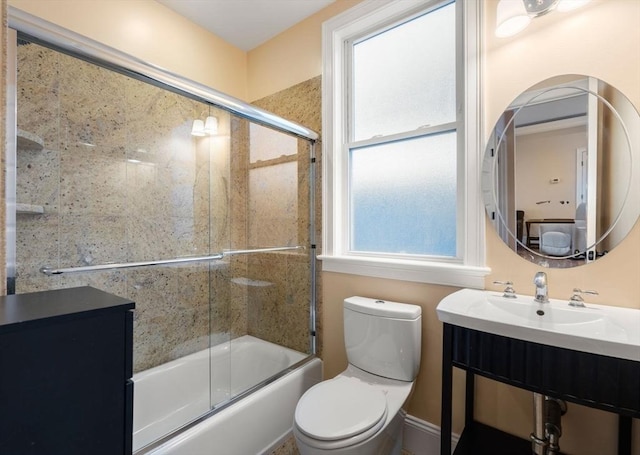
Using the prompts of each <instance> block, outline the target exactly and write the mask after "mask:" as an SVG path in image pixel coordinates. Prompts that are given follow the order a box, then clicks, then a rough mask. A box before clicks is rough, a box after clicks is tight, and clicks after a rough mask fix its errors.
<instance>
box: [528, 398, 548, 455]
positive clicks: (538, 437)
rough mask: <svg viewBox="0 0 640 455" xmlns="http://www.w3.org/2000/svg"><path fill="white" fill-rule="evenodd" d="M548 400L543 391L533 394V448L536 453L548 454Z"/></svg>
mask: <svg viewBox="0 0 640 455" xmlns="http://www.w3.org/2000/svg"><path fill="white" fill-rule="evenodd" d="M546 405H547V403H546V400H545V397H544V395H542V394H541V393H534V394H533V433H531V450H532V452H533V454H535V455H547V448H548V447H549V441H548V440H547V434H546V431H545V417H546Z"/></svg>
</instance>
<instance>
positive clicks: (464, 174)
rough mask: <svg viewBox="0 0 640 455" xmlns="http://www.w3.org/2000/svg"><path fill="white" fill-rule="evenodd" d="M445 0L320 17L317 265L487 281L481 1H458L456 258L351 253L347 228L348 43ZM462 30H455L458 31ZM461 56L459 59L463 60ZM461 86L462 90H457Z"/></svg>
mask: <svg viewBox="0 0 640 455" xmlns="http://www.w3.org/2000/svg"><path fill="white" fill-rule="evenodd" d="M441 2H442V0H428V1H425V0H392V1H386V2H380V0H365V1H364V2H362V3H360V4H358V5H356V6H355V7H353V8H351V9H349V10H348V11H345V12H344V13H342V14H340V15H338V16H336V17H334V18H332V19H330V20H329V21H327V22H325V23H324V24H323V30H322V47H323V50H322V55H323V74H322V106H323V107H322V124H323V135H322V136H323V159H322V162H323V173H322V175H323V178H322V195H323V208H322V216H323V222H322V224H323V236H322V254H321V255H320V256H319V259H321V260H322V270H323V271H326V272H338V273H347V274H353V275H362V276H369V277H377V278H389V279H395V280H404V281H414V282H421V283H433V284H442V285H450V286H460V287H472V288H479V289H482V288H484V278H485V276H486V275H488V274H489V273H490V269H489V268H487V267H486V266H485V215H484V205H483V203H482V192H481V191H480V163H481V162H482V151H483V150H484V147H483V145H482V143H483V142H482V141H481V137H480V135H481V131H482V128H481V126H482V125H481V124H480V121H481V118H482V116H481V115H480V99H479V98H480V65H479V55H480V54H479V48H480V46H479V45H480V38H479V36H480V26H479V21H480V17H481V11H480V8H481V3H482V2H470V1H457V2H456V26H457V27H458V28H459V29H461V30H462V46H457V49H458V50H457V55H456V59H457V61H458V67H459V68H460V67H462V68H463V74H462V75H459V76H458V81H457V84H458V92H462V93H464V96H462V97H460V98H459V99H458V101H457V103H458V106H457V110H458V113H459V114H462V118H463V121H464V127H463V128H464V129H463V131H462V134H459V135H458V193H457V194H458V207H457V210H458V217H457V219H458V237H457V257H456V258H444V259H442V260H438V259H436V258H426V259H423V258H415V259H414V258H393V257H389V256H385V255H383V254H381V255H379V256H376V255H371V254H368V255H358V254H351V253H349V245H348V243H347V242H348V239H347V236H346V235H345V232H347V230H348V229H349V226H348V221H349V220H348V215H347V210H346V208H347V204H348V197H347V196H348V175H347V174H348V169H347V163H348V151H346V149H345V148H344V147H343V144H345V143H346V142H347V141H346V138H347V136H346V135H347V130H346V127H347V115H348V114H347V112H348V110H347V105H346V103H347V102H348V96H347V90H348V83H347V81H346V77H345V76H344V74H345V73H344V71H345V67H346V64H345V62H346V61H347V60H346V58H348V55H349V54H350V52H349V49H348V47H347V46H348V44H347V43H348V42H349V41H350V40H353V39H354V38H357V37H358V36H361V35H362V33H365V32H366V31H370V30H371V29H372V28H374V27H384V26H385V25H388V24H389V21H390V20H393V19H394V18H395V19H396V20H398V19H400V18H401V17H407V16H410V15H412V14H416V13H417V12H419V11H421V10H428V8H430V7H433V6H435V5H438V4H439V3H441ZM458 36H460V34H458ZM460 62H464V65H460ZM460 87H462V88H463V89H462V90H460Z"/></svg>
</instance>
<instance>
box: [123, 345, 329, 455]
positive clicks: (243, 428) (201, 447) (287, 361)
mask: <svg viewBox="0 0 640 455" xmlns="http://www.w3.org/2000/svg"><path fill="white" fill-rule="evenodd" d="M305 358H307V355H306V354H303V353H300V352H297V351H294V350H291V349H287V348H284V347H282V346H278V345H276V344H273V343H269V342H267V341H264V340H260V339H258V338H255V337H252V336H249V335H245V336H243V337H240V338H236V339H234V340H232V341H231V342H230V343H223V344H220V345H218V346H214V347H212V348H211V349H210V350H209V349H207V350H203V351H200V352H196V353H194V354H190V355H188V356H186V357H182V358H180V359H177V360H173V361H171V362H168V363H166V364H164V365H160V366H158V367H155V368H152V369H149V370H146V371H143V372H140V373H137V374H135V375H134V376H133V380H134V383H135V387H134V406H133V409H134V411H133V415H134V423H133V450H134V452H136V451H138V452H139V453H145V454H149V455H150V454H153V455H205V454H206V455H209V454H211V455H214V454H219V453H223V452H224V454H225V455H234V454H238V455H248V454H260V453H265V452H268V451H269V450H270V449H271V448H273V447H275V446H276V445H277V444H278V443H279V442H281V440H283V439H284V438H286V437H287V436H288V435H289V433H290V432H291V427H292V422H293V413H294V410H295V406H296V403H297V402H298V399H299V398H300V396H302V394H303V393H304V392H305V391H306V390H307V389H308V388H309V387H311V386H312V385H314V384H316V383H317V382H319V381H321V379H322V363H321V361H320V360H319V359H317V358H313V359H310V360H309V361H308V362H306V363H303V364H302V365H300V366H299V367H298V368H295V369H293V370H292V371H290V372H288V373H287V374H285V375H284V376H282V377H280V378H278V379H277V380H275V381H273V382H271V383H269V384H268V385H266V386H264V387H262V388H260V389H258V390H256V391H254V392H253V393H251V394H249V395H247V396H245V397H243V398H242V399H241V400H239V401H237V402H236V403H233V404H231V405H230V406H228V407H225V408H224V409H221V410H220V411H219V412H217V413H216V414H214V415H212V416H210V417H209V418H207V419H204V420H201V421H200V422H198V423H196V424H195V425H192V426H191V427H189V428H188V429H186V430H185V431H183V432H182V433H180V434H178V435H176V436H175V437H173V438H172V439H169V440H167V441H163V442H162V443H161V444H160V445H158V444H155V445H151V446H148V445H149V444H150V443H152V442H153V441H156V440H157V439H158V438H161V437H162V436H163V435H165V434H167V433H168V432H170V431H172V430H173V429H175V428H180V427H183V426H184V425H186V424H188V423H189V422H193V421H194V420H197V419H198V418H199V417H200V416H202V415H203V414H205V413H207V412H208V411H209V410H210V409H211V408H212V407H215V406H224V405H225V404H226V403H227V402H228V401H229V400H230V399H232V398H234V397H235V396H237V395H238V394H241V393H243V392H244V391H245V390H247V389H249V388H251V387H253V386H255V385H256V384H259V383H261V382H263V381H265V380H267V379H269V378H271V377H272V376H274V375H276V374H278V373H280V372H281V371H283V370H286V369H288V368H289V367H291V366H292V365H295V364H297V363H299V362H301V361H302V360H304V359H305ZM209 373H210V374H211V378H212V380H211V387H210V385H209ZM146 446H148V447H146ZM145 447H146V448H145ZM143 448H144V449H143ZM221 448H224V450H223V452H221ZM141 449H142V450H141ZM216 449H217V450H216Z"/></svg>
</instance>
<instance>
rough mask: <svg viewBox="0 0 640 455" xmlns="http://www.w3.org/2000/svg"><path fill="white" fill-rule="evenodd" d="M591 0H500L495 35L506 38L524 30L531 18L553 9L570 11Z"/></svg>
mask: <svg viewBox="0 0 640 455" xmlns="http://www.w3.org/2000/svg"><path fill="white" fill-rule="evenodd" d="M589 1H591V0H500V1H499V2H498V7H497V9H496V36H497V37H498V38H506V37H508V36H513V35H515V34H516V33H519V32H521V31H522V30H524V29H525V28H526V27H527V26H528V25H529V23H530V22H531V19H532V18H535V17H539V16H542V15H544V14H547V13H549V12H551V11H553V10H558V11H563V12H564V11H571V10H574V9H576V8H580V7H581V6H584V5H586V4H587V3H589Z"/></svg>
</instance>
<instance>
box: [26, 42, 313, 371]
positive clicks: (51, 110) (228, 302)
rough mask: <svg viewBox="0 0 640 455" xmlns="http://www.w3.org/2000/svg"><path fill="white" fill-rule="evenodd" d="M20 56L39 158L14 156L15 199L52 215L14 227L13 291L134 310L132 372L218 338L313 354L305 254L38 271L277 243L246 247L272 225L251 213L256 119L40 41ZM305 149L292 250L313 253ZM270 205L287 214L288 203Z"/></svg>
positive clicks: (30, 153) (301, 145)
mask: <svg viewBox="0 0 640 455" xmlns="http://www.w3.org/2000/svg"><path fill="white" fill-rule="evenodd" d="M18 59H19V62H18V106H19V108H18V128H19V129H20V130H23V131H27V132H29V133H32V134H35V135H37V136H39V137H40V138H42V141H43V143H44V147H43V148H42V150H39V151H38V150H19V151H18V164H17V175H18V178H17V182H18V185H17V200H18V202H19V203H23V204H32V205H39V206H43V207H44V213H43V214H39V215H34V214H19V215H18V216H17V242H16V243H17V246H16V247H17V248H16V249H17V261H16V262H17V279H16V292H18V293H23V292H31V291H37V290H45V289H55V288H62V287H71V286H80V285H90V286H94V287H97V288H100V289H104V290H106V291H109V292H113V293H115V294H118V295H122V296H126V297H128V298H131V299H133V300H135V301H136V308H137V309H136V314H135V321H134V350H135V352H134V369H135V371H141V370H144V369H147V368H150V367H153V366H155V365H158V364H162V363H165V362H166V361H168V360H172V359H174V358H177V357H180V356H182V355H186V354H188V353H191V352H194V351H198V350H201V349H204V348H206V347H207V346H208V344H209V336H210V335H211V336H212V341H213V343H214V344H216V343H218V342H222V341H226V340H228V339H229V338H234V337H237V336H242V335H245V334H251V335H254V336H257V337H260V338H263V339H266V340H268V341H272V342H275V343H278V344H282V345H285V346H287V347H291V348H293V349H297V350H299V351H302V352H308V350H309V301H310V280H309V271H310V270H309V261H308V252H307V251H305V252H304V253H299V252H296V253H269V254H266V253H265V254H259V255H241V256H232V257H230V258H229V259H226V260H224V261H219V262H215V263H212V264H210V265H206V264H201V265H200V264H198V265H194V266H181V267H153V268H140V269H128V270H126V271H123V270H120V271H108V272H92V273H81V274H63V275H59V276H54V277H47V276H45V275H43V274H42V273H40V272H39V268H40V267H41V266H42V265H45V264H46V265H49V266H57V267H71V266H83V265H91V264H103V263H108V262H127V261H143V260H153V259H158V258H160V259H162V258H173V257H179V256H188V255H203V254H208V253H210V252H217V251H221V250H223V249H244V248H251V247H266V246H274V245H271V244H259V245H252V244H250V243H249V233H250V232H255V231H256V226H257V225H259V227H258V228H262V227H264V228H265V230H266V232H272V231H273V232H277V231H278V226H271V227H269V226H265V225H264V223H265V220H264V219H259V218H260V217H257V216H256V215H255V214H253V213H251V212H250V206H251V194H249V187H250V184H249V171H250V170H249V154H250V149H251V144H250V140H249V128H250V126H249V122H248V121H246V120H244V119H240V118H235V117H233V116H230V115H229V114H228V113H226V112H223V111H219V110H213V112H211V114H209V113H208V112H209V107H207V106H206V105H204V104H201V103H198V102H196V101H194V100H191V99H188V98H185V97H183V96H180V95H177V94H175V93H172V92H168V91H165V90H162V89H160V88H158V87H155V86H151V85H148V84H145V83H143V82H140V81H136V80H133V79H130V78H128V77H126V76H123V75H121V74H117V73H114V72H111V71H109V70H106V69H103V68H100V67H97V66H95V65H92V64H89V63H86V62H83V61H80V60H77V59H75V58H73V57H70V56H67V55H64V54H60V53H58V52H55V51H52V50H49V49H47V48H43V47H41V46H38V45H35V44H28V45H22V46H19V48H18ZM206 115H215V116H217V117H218V119H219V124H220V125H219V129H220V135H219V136H217V137H214V138H202V139H197V140H194V139H193V137H192V136H191V135H190V128H191V122H192V121H193V119H194V118H204V117H205V116H206ZM298 149H299V155H298V164H297V166H298V175H297V177H296V178H297V180H298V200H297V204H294V205H296V207H295V210H294V212H295V214H296V215H300V216H299V217H298V220H297V221H295V220H294V223H295V224H296V225H297V231H298V232H297V234H298V235H297V237H298V238H297V239H295V242H296V244H302V245H305V244H306V242H308V232H307V230H308V223H309V216H308V208H309V197H308V166H309V161H308V156H309V151H308V150H309V148H308V144H307V143H306V141H303V140H298ZM265 184H268V182H266V183H265ZM273 204H274V210H279V211H282V207H283V201H278V200H275V201H273ZM285 205H286V204H285ZM261 212H263V213H269V212H271V210H270V209H267V210H262V211H261ZM296 215H294V214H293V212H292V215H291V216H296ZM261 223H262V224H261ZM270 223H272V224H273V223H275V221H270ZM263 240H264V241H265V242H268V238H266V239H263Z"/></svg>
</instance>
